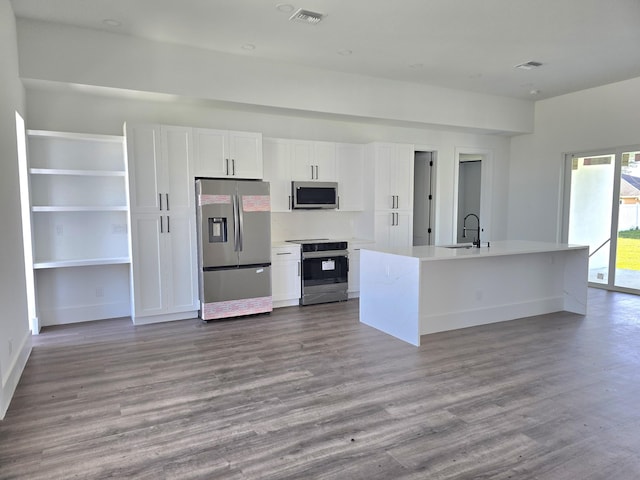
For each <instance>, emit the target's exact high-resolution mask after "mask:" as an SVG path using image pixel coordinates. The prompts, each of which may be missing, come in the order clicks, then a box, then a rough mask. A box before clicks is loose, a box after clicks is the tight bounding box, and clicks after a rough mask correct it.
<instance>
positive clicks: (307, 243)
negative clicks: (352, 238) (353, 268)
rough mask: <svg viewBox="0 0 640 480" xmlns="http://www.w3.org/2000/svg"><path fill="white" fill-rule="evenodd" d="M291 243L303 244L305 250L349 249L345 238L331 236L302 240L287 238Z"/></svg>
mask: <svg viewBox="0 0 640 480" xmlns="http://www.w3.org/2000/svg"><path fill="white" fill-rule="evenodd" d="M287 242H290V243H299V244H300V245H302V251H303V252H324V251H331V250H347V248H348V247H349V244H348V243H347V242H345V241H343V240H331V239H329V238H305V239H301V240H287Z"/></svg>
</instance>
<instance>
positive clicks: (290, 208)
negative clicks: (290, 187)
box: [289, 195, 293, 210]
mask: <svg viewBox="0 0 640 480" xmlns="http://www.w3.org/2000/svg"><path fill="white" fill-rule="evenodd" d="M289 210H293V197H292V196H291V195H289Z"/></svg>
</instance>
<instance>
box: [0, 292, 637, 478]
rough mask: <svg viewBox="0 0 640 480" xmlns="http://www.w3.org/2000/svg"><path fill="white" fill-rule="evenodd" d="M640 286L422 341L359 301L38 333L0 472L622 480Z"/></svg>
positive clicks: (8, 422) (631, 436) (633, 419)
mask: <svg viewBox="0 0 640 480" xmlns="http://www.w3.org/2000/svg"><path fill="white" fill-rule="evenodd" d="M638 312H640V297H636V296H632V295H625V294H619V293H611V292H605V291H601V290H590V292H589V313H588V315H587V316H586V317H581V316H578V315H574V314H569V313H558V314H551V315H544V316H539V317H532V318H528V319H522V320H516V321H512V322H505V323H500V324H493V325H487V326H483V327H474V328H469V329H465V330H458V331H454V332H445V333H439V334H434V335H430V336H428V337H427V338H426V342H425V344H424V345H423V346H421V347H419V348H416V347H413V346H411V345H408V344H406V343H404V342H401V341H399V340H396V339H394V338H392V337H390V336H388V335H385V334H383V333H381V332H378V331H377V330H374V329H372V328H370V327H368V326H365V325H361V324H360V323H359V322H358V303H357V301H349V302H344V303H335V304H326V305H316V306H309V307H290V308H284V309H278V310H276V311H275V312H274V313H273V314H272V315H270V316H257V317H248V318H244V319H239V320H234V321H222V322H212V323H209V324H205V323H202V322H200V321H198V320H187V321H181V322H173V323H167V324H162V325H148V326H140V327H135V326H133V325H131V323H130V320H129V319H117V320H109V321H102V322H91V323H86V324H76V325H69V326H60V327H51V328H47V329H45V330H44V331H43V333H42V334H41V335H40V336H39V337H35V338H34V343H35V346H34V348H33V352H32V355H31V358H30V359H29V362H28V364H27V367H26V370H25V372H24V375H23V377H22V379H21V381H20V384H19V386H18V388H17V391H16V394H15V397H14V399H13V401H12V404H11V406H10V408H9V411H8V413H7V416H6V418H5V420H4V421H2V422H0V479H14V478H15V479H30V480H37V479H70V478H79V479H101V478H136V479H154V480H155V479H192V478H202V479H367V480H373V479H465V480H466V479H497V480H500V479H510V478H511V479H537V480H542V479H549V480H551V479H553V480H564V479H567V480H569V479H571V480H575V479H581V480H588V479H622V480H625V479H637V478H640V314H639V313H638Z"/></svg>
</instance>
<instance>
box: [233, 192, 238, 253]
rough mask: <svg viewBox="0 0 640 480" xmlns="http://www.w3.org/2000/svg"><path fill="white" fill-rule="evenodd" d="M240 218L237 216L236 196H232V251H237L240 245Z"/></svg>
mask: <svg viewBox="0 0 640 480" xmlns="http://www.w3.org/2000/svg"><path fill="white" fill-rule="evenodd" d="M239 222H240V218H239V216H238V196H237V195H234V196H233V250H234V251H236V252H237V251H239V249H238V246H239V244H240V228H239Z"/></svg>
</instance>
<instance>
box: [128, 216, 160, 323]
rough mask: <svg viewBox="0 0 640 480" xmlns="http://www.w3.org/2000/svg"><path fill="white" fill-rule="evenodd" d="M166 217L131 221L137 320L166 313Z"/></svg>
mask: <svg viewBox="0 0 640 480" xmlns="http://www.w3.org/2000/svg"><path fill="white" fill-rule="evenodd" d="M161 218H162V222H163V224H162V232H164V230H165V228H166V225H165V223H164V222H165V219H164V217H161V215H160V214H159V212H158V213H157V214H145V215H133V216H132V219H131V250H132V252H131V257H132V270H133V285H134V288H133V304H134V316H136V317H144V316H149V315H158V314H162V313H164V310H165V303H166V302H165V300H164V299H163V282H164V279H163V275H162V256H163V253H164V245H163V242H164V233H161V225H160V222H161Z"/></svg>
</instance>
